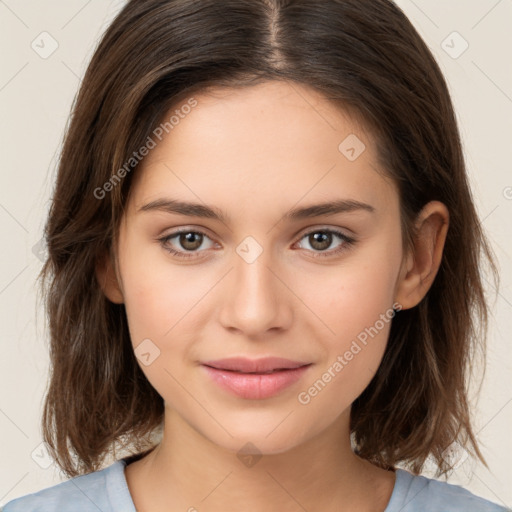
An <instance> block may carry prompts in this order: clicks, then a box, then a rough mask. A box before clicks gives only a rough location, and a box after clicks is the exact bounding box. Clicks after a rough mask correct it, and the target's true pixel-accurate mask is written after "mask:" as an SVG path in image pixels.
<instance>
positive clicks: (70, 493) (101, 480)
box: [2, 460, 135, 512]
mask: <svg viewBox="0 0 512 512" xmlns="http://www.w3.org/2000/svg"><path fill="white" fill-rule="evenodd" d="M124 466H125V464H124V462H123V461H122V460H121V461H116V462H115V463H113V464H112V465H110V466H108V467H107V468H105V469H102V470H100V471H95V472H94V473H89V474H87V475H81V476H77V477H75V478H71V479H70V480H67V481H65V482H62V483H60V484H57V485H54V486H53V487H48V488H47V489H43V490H41V491H39V492H36V493H34V494H28V495H26V496H22V497H21V498H17V499H14V500H12V501H10V502H9V503H7V504H6V505H5V506H4V507H3V508H2V512H21V511H23V512H57V511H59V512H66V511H67V510H69V505H70V504H71V503H72V504H73V510H80V512H98V510H101V511H103V512H111V510H112V506H111V503H113V502H114V503H116V502H118V503H119V502H120V501H126V500H127V498H129V491H128V487H127V486H126V480H125V477H124ZM126 505H127V506H126V508H125V509H124V510H126V512H129V511H131V510H133V511H135V509H134V508H133V509H132V508H130V502H128V503H127V504H126ZM131 505H133V503H131Z"/></svg>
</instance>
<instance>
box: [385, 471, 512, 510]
mask: <svg viewBox="0 0 512 512" xmlns="http://www.w3.org/2000/svg"><path fill="white" fill-rule="evenodd" d="M395 510H396V511H398V510H400V511H401V512H413V511H414V512H430V511H432V512H437V511H439V510H442V511H443V512H467V511H468V510H471V512H507V509H506V508H504V507H502V506H500V505H497V504H496V503H493V502H491V501H488V500H486V499H484V498H480V497H479V496H476V495H475V494H473V493H471V492H470V491H468V490H467V489H464V488H463V487H461V486H459V485H454V484H449V483H447V482H441V481H439V480H434V479H432V478H427V477H424V476H416V475H413V474H411V473H409V472H408V471H405V470H402V469H397V470H396V484H395V489H394V491H393V494H392V496H391V500H390V502H389V505H388V507H387V508H386V511H385V512H395Z"/></svg>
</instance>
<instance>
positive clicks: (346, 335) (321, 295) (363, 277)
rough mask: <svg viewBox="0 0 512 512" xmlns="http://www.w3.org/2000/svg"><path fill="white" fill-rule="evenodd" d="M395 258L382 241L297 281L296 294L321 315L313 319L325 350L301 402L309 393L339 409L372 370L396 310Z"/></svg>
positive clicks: (368, 378) (397, 256) (364, 384)
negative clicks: (305, 298) (341, 262)
mask: <svg viewBox="0 0 512 512" xmlns="http://www.w3.org/2000/svg"><path fill="white" fill-rule="evenodd" d="M379 255H381V257H379ZM400 258H401V254H400V252H399V251H394V252H391V251H389V250H388V251H385V246H384V248H383V247H378V245H377V244H375V246H373V247H371V248H370V247H368V248H367V250H365V251H361V252H360V253H358V254H357V256H356V255H354V258H347V259H346V260H345V262H344V263H343V264H340V266H339V267H331V269H330V271H329V272H328V273H325V274H316V275H315V276H311V277H309V278H307V279H306V278H304V279H303V280H301V283H302V286H301V292H300V293H302V294H303V295H302V296H303V297H307V300H305V302H306V303H307V305H308V307H309V309H310V310H311V311H314V312H315V313H316V316H317V318H318V319H319V320H320V321H318V322H316V321H315V324H317V325H318V329H317V332H318V334H320V333H321V334H322V335H321V336H320V335H318V336H317V339H318V340H319V344H321V346H322V348H323V352H324V355H323V357H322V361H321V363H320V364H319V368H318V370H317V372H316V373H315V375H314V376H313V379H311V382H310V383H309V384H311V385H312V386H313V388H311V394H310V393H309V392H308V391H307V390H304V391H306V395H307V396H305V397H304V400H305V401H307V400H308V399H313V398H314V400H315V401H317V404H319V403H325V401H326V402H330V403H331V404H336V407H340V408H341V409H343V408H344V407H348V406H349V405H350V404H351V403H352V402H353V401H354V400H355V399H356V398H357V397H358V396H359V395H360V394H361V393H362V392H363V391H364V389H365V388H366V387H367V385H368V384H369V382H370V381H371V379H372V378H373V376H374V375H375V373H376V371H377V369H378V367H379V365H380V362H381V360H382V357H383V355H384V352H385V349H386V345H387V341H388V337H389V331H390V328H391V323H392V319H393V318H394V315H395V313H394V312H393V309H392V306H393V303H394V290H395V286H394V285H395V279H396V276H397V274H398V270H399V263H400ZM313 285H314V286H313ZM307 290H309V292H308V291H307ZM311 290H314V293H311ZM315 383H316V384H315ZM315 393H316V394H315ZM317 396H318V397H319V399H317V398H316V397H317ZM320 396H322V398H320ZM340 400H341V402H343V403H341V402H340Z"/></svg>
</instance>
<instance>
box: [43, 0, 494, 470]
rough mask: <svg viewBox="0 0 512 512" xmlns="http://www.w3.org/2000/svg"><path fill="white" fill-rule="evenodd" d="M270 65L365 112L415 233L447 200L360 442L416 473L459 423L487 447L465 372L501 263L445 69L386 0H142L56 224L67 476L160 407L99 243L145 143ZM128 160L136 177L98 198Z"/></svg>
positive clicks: (356, 429)
mask: <svg viewBox="0 0 512 512" xmlns="http://www.w3.org/2000/svg"><path fill="white" fill-rule="evenodd" d="M266 80H286V81H288V82H289V83H299V84H304V85H307V86H309V87H311V88H313V89H314V90H316V91H319V92H320V93H322V94H323V95H324V97H326V98H328V99H329V100H331V101H333V102H335V103H337V104H339V105H340V107H341V108H345V109H350V110H352V111H354V112H357V114H358V115H359V116H360V117H361V119H362V120H363V121H364V123H365V126H367V127H369V128H370V129H371V131H372V134H373V135H374V138H375V142H376V144H377V148H378V154H379V159H380V164H381V165H382V167H383V168H384V169H385V170H386V172H387V173H388V174H389V176H390V177H391V178H392V179H393V180H395V182H396V183H397V185H398V187H399V196H400V207H401V222H402V229H403V235H404V242H405V245H406V246H407V247H410V246H411V243H412V242H413V240H414V231H413V222H414V220H415V218H416V216H417V214H418V212H419V211H420V210H421V208H422V207H423V206H424V205H425V204H426V203H427V202H429V201H430V200H439V201H441V202H443V203H444V204H445V205H446V206H447V207H448V210H449V213H450V227H449V232H448V237H447V240H446V243H445V249H444V255H443V259H442V263H441V266H440V269H439V271H438V274H437V276H436V278H435V280H434V283H433V285H432V286H431V288H430V290H429V292H428V293H427V295H426V296H425V297H424V299H423V300H422V301H421V302H420V303H419V304H418V305H417V306H416V307H414V308H411V309H408V310H403V311H400V312H398V313H397V315H396V317H395V318H394V319H393V322H392V326H391V332H390V337H389V341H388V346H387V349H386V352H385V355H384V358H383V361H382V363H381V365H380V367H379V369H378V371H377V374H376V375H375V377H374V378H373V380H372V381H371V383H370V384H369V386H368V387H367V388H366V390H365V391H364V392H363V393H362V394H361V396H359V397H358V398H357V400H356V401H355V402H354V403H353V405H352V413H351V431H352V434H353V439H354V443H355V450H356V453H358V454H359V455H360V456H361V457H364V458H366V459H368V460H370V461H371V462H373V463H374V464H376V465H379V466H382V467H394V466H395V465H396V464H399V463H401V464H403V465H405V466H406V467H409V468H410V469H411V470H412V471H413V472H419V471H420V470H421V468H422V467H423V465H424V462H425V460H426V458H427V456H429V455H430V456H431V457H433V458H434V460H435V461H436V463H437V465H438V468H439V471H438V474H442V473H446V472H447V471H448V470H449V469H450V460H449V459H448V458H447V457H446V456H445V454H444V453H443V452H444V451H445V449H446V448H447V447H448V446H449V445H450V444H451V443H452V442H453V441H455V440H458V441H459V442H460V443H461V444H462V445H465V446H466V447H467V448H468V449H469V450H471V451H472V452H473V453H474V454H476V455H477V456H478V457H479V458H480V459H481V460H482V461H483V462H484V463H485V461H484V460H483V457H482V455H481V453H480V451H479V449H478V446H477V443H476V439H475V435H474V433H473V431H472V427H471V422H470V414H469V407H468V399H467V392H468V390H467V387H468V383H469V378H468V377H469V375H470V374H469V370H470V368H471V364H470V363H471V358H472V355H473V354H474V352H475V348H478V347H480V348H481V349H482V353H484V352H483V348H484V345H485V332H486V328H487V316H488V305H487V303H486V298H485V295H484V290H483V285H482V275H481V269H482V264H483V261H482V257H483V256H485V258H486V259H487V261H488V263H489V264H490V269H491V271H492V275H493V277H494V279H495V282H496V280H497V279H498V277H497V270H496V266H495V263H494V260H493V253H492V250H491V248H490V246H489V244H488V242H487V241H486V238H485V235H484V233H483V232H482V229H481V226H480V223H479V220H478V217H477V214H476V211H475V207H474V203H473V200H472V196H471V192H470V189H469V186H468V181H467V176H466V171H465V164H464V159H463V154H462V149H461V142H460V139H459V132H458V127H457V124H456V119H455V116H454V111H453V106H452V103H451V99H450V95H449V91H448V88H447V85H446V82H445V80H444V78H443V76H442V73H441V71H440V69H439V67H438V65H437V64H436V62H435V60H434V58H433V56H432V54H431V52H430V51H429V49H428V48H427V46H426V45H425V43H424V42H423V40H422V39H421V37H420V36H419V34H418V33H417V31H416V30H415V29H414V27H413V26H412V24H411V23H410V22H409V20H408V19H407V18H406V16H405V15H404V14H403V13H402V11H401V10H400V9H399V8H398V7H397V6H395V5H394V4H393V3H392V2H390V1H388V0H322V1H319V0H224V1H222V2H218V1H216V0H181V1H178V0H132V1H130V2H128V4H127V5H126V6H125V7H124V8H123V9H122V11H121V12H120V13H119V14H118V16H117V17H116V19H115V20H114V21H113V22H112V24H111V25H110V27H109V28H108V30H107V31H106V33H105V34H104V36H103V38H102V40H101V42H100V43H99V45H98V47H97V49H96V51H95V53H94V56H93V58H92V60H91V62H90V64H89V67H88V69H87V72H86V74H85V77H84V79H83V82H82V85H81V87H80V91H79V93H78V95H77V98H76V99H75V103H74V106H73V113H72V117H71V121H70V124H69V127H68V130H67V135H66V137H65V141H64V145H63V149H62V154H61V158H60V163H59V168H58V176H57V182H56V188H55V191H54V196H53V202H52V205H51V210H50V212H49V218H48V221H47V225H46V230H45V236H46V241H47V246H48V251H49V256H48V259H47V261H46V263H45V265H44V268H43V270H42V285H43V288H42V289H43V293H44V297H45V301H46V307H47V314H48V321H49V329H50V338H51V340H50V356H51V379H50V382H49V388H48V390H47V395H46V399H45V404H44V413H43V420H42V425H43V438H44V440H45V441H46V443H47V444H48V449H49V451H50V454H51V455H52V456H53V457H54V458H55V460H56V461H57V463H58V464H59V466H60V467H61V468H62V470H63V471H64V472H65V474H66V475H68V476H76V475H78V474H82V473H86V472H90V471H94V470H97V469H99V468H100V467H101V465H102V463H103V462H104V460H105V457H106V456H107V455H108V454H112V453H114V454H115V447H116V446H117V445H121V446H122V447H123V448H124V449H128V448H129V449H130V450H131V451H132V453H133V452H136V451H140V450H145V449H148V448H151V446H152V445H151V441H150V439H149V436H150V434H151V433H153V432H155V430H156V429H157V428H158V427H159V426H161V423H162V419H163V400H162V398H161V397H160V396H159V395H158V393H157V392H156V391H155V390H154V389H153V388H152V386H151V385H150V384H149V382H148V381H147V379H146V377H145V376H144V374H143V372H142V370H141V369H140V367H139V365H138V363H137V360H136V358H135V356H134V352H133V348H132V345H131V342H130V338H129V332H128V328H127V320H126V314H125V310H124V306H123V305H117V304H113V303H111V302H110V301H108V300H107V299H106V297H105V296H104V294H103V292H102V290H101V288H100V286H99V284H98V282H97V279H96V276H95V266H96V264H97V262H98V260H99V259H100V258H101V257H102V255H104V254H106V253H110V254H112V255H113V249H114V248H115V242H116V239H117V229H118V226H119V221H120V219H121V216H122V214H123V208H124V205H125V204H126V200H127V197H128V193H129V190H130V183H131V182H132V177H133V174H134V172H135V168H136V167H137V163H138V162H137V161H134V159H133V158H132V160H130V158H131V157H132V156H133V153H134V151H137V150H138V148H141V147H142V146H143V145H144V144H145V142H146V140H147V137H148V136H149V135H150V134H151V133H152V130H154V128H155V127H156V126H157V125H158V123H159V122H160V121H161V118H162V115H163V114H164V113H166V112H168V111H169V109H170V108H171V107H172V106H176V105H177V104H178V102H179V101H180V100H182V99H184V98H187V97H190V95H192V94H193V93H195V92H200V91H203V90H205V88H207V87H212V86H216V87H245V86H251V85H254V84H256V83H260V82H262V81H266ZM126 162H130V167H129V168H128V171H126V166H125V163H126ZM123 166H125V167H124V168H125V172H124V173H123V174H122V175H123V177H122V180H118V182H116V183H114V185H115V186H112V187H108V193H104V192H102V193H101V197H98V196H100V194H99V193H98V190H103V191H105V190H107V188H105V183H107V182H109V180H112V179H113V177H114V175H115V174H116V172H117V177H118V178H119V172H118V170H119V169H120V168H123ZM111 183H112V181H111ZM445 453H446V452H445Z"/></svg>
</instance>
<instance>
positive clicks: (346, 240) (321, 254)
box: [158, 229, 356, 259]
mask: <svg viewBox="0 0 512 512" xmlns="http://www.w3.org/2000/svg"><path fill="white" fill-rule="evenodd" d="M182 233H194V234H198V235H203V236H206V237H207V238H210V237H208V235H207V234H206V233H204V232H203V231H198V230H192V229H181V230H178V231H174V232H173V233H170V234H169V235H165V236H164V237H162V238H159V239H158V241H159V242H160V244H161V245H162V247H163V248H164V249H165V250H166V251H167V252H169V253H171V254H172V255H173V256H176V257H178V258H183V259H189V258H194V257H196V256H195V255H196V254H197V253H198V251H195V252H189V253H184V252H181V251H176V250H175V249H172V248H171V247H169V246H168V245H166V244H167V243H168V242H169V240H171V239H173V238H175V237H176V236H178V235H180V234H182ZM313 233H330V234H333V235H336V236H338V237H339V238H340V239H341V240H342V241H343V243H342V244H341V245H340V246H339V247H338V248H337V249H334V250H331V251H318V252H315V253H314V254H313V258H329V257H334V256H336V255H338V254H340V253H341V252H343V251H346V250H348V249H349V248H350V247H351V246H353V245H354V244H355V243H356V240H355V239H354V238H351V237H348V236H347V235H345V234H343V233H341V232H340V231H337V230H335V229H315V230H312V231H309V232H308V233H305V234H304V235H302V237H301V238H300V240H302V239H303V238H306V237H307V236H309V235H312V234H313ZM306 250H307V249H306ZM199 252H202V251H199Z"/></svg>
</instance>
